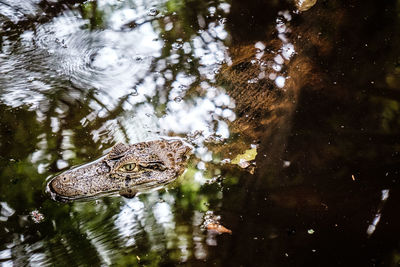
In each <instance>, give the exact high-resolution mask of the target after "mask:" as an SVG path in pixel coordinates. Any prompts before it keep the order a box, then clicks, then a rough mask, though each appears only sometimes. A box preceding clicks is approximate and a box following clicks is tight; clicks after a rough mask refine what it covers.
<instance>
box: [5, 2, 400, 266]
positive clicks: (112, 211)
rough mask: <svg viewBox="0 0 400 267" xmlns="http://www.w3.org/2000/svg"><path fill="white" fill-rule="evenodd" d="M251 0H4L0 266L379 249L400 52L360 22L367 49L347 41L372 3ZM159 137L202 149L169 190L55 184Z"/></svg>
mask: <svg viewBox="0 0 400 267" xmlns="http://www.w3.org/2000/svg"><path fill="white" fill-rule="evenodd" d="M14 2H15V1H14ZM47 2H48V1H47ZM255 2H257V3H258V4H259V5H261V6H262V7H263V9H260V8H257V6H256V7H254V6H252V3H253V2H249V3H246V4H244V3H243V2H241V1H232V2H230V4H228V3H225V2H218V1H210V2H204V1H187V2H185V1H158V2H154V1H111V0H110V1H104V0H103V1H87V2H82V3H81V2H78V3H76V4H75V3H73V4H70V3H69V2H68V1H64V4H60V3H61V2H60V3H58V2H57V3H56V2H54V3H53V4H51V5H50V6H46V3H45V1H43V2H40V3H39V2H38V1H32V2H29V1H22V2H21V1H20V2H18V3H13V2H12V1H7V0H3V1H0V14H1V15H2V16H0V25H1V26H4V25H5V26H4V27H5V28H6V29H7V31H5V33H4V35H1V36H0V38H1V39H0V41H1V42H0V44H1V46H0V61H1V64H0V85H1V87H2V89H1V91H0V111H1V112H2V113H1V115H2V116H1V120H0V130H1V132H0V138H1V141H2V143H1V148H2V149H1V153H0V163H1V166H2V167H1V169H0V174H1V179H0V183H1V187H0V194H1V195H0V263H2V264H4V265H6V266H8V265H12V264H14V265H15V266H23V265H29V264H32V265H34V264H38V265H39V264H40V265H42V264H48V265H53V264H54V263H55V262H57V263H62V264H65V265H70V266H74V265H91V266H99V265H110V264H114V265H120V266H127V265H138V264H142V265H162V264H164V265H168V264H171V265H174V264H177V263H185V264H188V265H190V264H191V263H193V262H194V263H200V262H201V263H203V261H206V264H216V265H224V264H226V265H229V264H228V263H230V264H238V265H239V264H241V265H244V266H246V264H247V265H248V264H249V262H250V263H254V262H255V261H256V262H257V263H262V264H268V263H272V264H271V266H273V265H274V264H275V265H278V266H282V264H279V263H284V264H287V263H288V262H289V263H293V262H295V263H298V265H307V263H308V262H307V260H310V259H311V260H314V259H315V257H318V256H320V259H321V262H322V263H326V259H332V254H329V253H331V252H332V251H335V255H334V257H337V256H338V255H339V254H340V255H345V256H343V257H344V258H342V259H339V260H337V262H340V260H342V261H341V262H348V261H347V260H349V259H357V257H356V256H357V255H356V253H360V255H361V254H363V255H372V254H373V253H371V251H373V252H377V251H378V252H379V251H382V250H381V249H376V246H375V245H376V244H375V243H373V242H377V240H378V241H379V242H377V243H379V245H381V244H386V245H387V244H388V243H385V242H384V241H385V240H387V237H385V238H386V239H385V238H384V239H379V238H382V232H384V231H383V230H382V229H391V230H392V231H396V229H394V228H390V227H391V224H390V222H392V221H391V220H394V222H396V220H395V218H396V217H395V216H393V214H394V212H393V210H394V209H393V202H395V201H394V200H396V197H397V195H398V193H397V191H396V188H395V187H394V186H393V184H394V183H395V182H396V179H397V178H396V177H394V175H395V174H396V172H395V171H396V170H397V169H396V167H390V166H392V165H393V166H398V165H396V164H397V163H398V155H399V154H398V141H396V140H395V139H396V138H397V137H398V131H397V128H398V122H397V121H396V120H398V110H399V106H398V102H396V99H398V96H396V94H395V93H393V92H396V91H395V89H393V88H396V82H398V80H396V79H395V78H393V77H396V76H395V75H396V73H397V72H396V71H398V67H394V66H395V63H394V62H392V61H393V58H395V56H394V55H397V54H396V53H395V52H393V51H389V52H387V55H385V56H381V55H380V54H379V53H377V52H378V51H380V50H379V49H381V47H382V46H381V43H380V40H382V39H384V40H389V39H390V40H392V39H394V37H393V35H392V33H391V32H390V33H389V34H388V35H387V36H390V38H381V36H382V35H384V34H385V30H379V36H378V37H376V36H375V37H374V35H373V34H370V32H369V30H370V29H368V30H365V32H368V34H367V36H368V37H365V36H364V37H362V38H365V39H366V41H365V43H367V41H368V46H365V47H363V48H362V49H367V48H368V49H371V51H369V50H368V51H364V50H362V49H360V47H359V42H360V41H359V40H357V42H355V43H354V42H353V41H352V40H353V39H354V35H356V33H361V32H364V30H363V29H359V28H357V27H353V25H352V23H354V21H353V19H354V17H355V16H356V15H359V16H361V15H360V14H362V16H361V17H362V18H363V20H364V19H365V20H367V18H370V17H372V16H369V15H371V14H375V13H373V12H372V11H371V10H375V9H373V8H367V7H368V3H366V4H364V3H363V4H362V5H361V4H360V5H358V7H357V8H355V9H346V8H343V6H347V4H343V5H342V4H339V2H336V1H332V2H329V3H328V2H326V3H325V2H324V3H317V6H315V7H313V6H314V5H315V4H316V1H295V2H296V3H295V4H296V5H297V10H296V7H294V3H292V2H290V4H288V3H286V2H280V4H279V5H278V4H276V3H275V4H274V3H272V2H268V3H267V2H266V3H264V4H261V3H260V1H254V3H255ZM371 2H372V1H371ZM254 3H253V4H254ZM47 4H48V3H47ZM318 4H319V6H318ZM288 5H289V6H291V8H288ZM375 5H376V6H379V5H378V4H375ZM379 7H380V6H379ZM389 7H391V6H389ZM310 8H311V9H310ZM316 8H318V9H316ZM258 9H259V10H260V13H258ZM349 10H350V11H349ZM382 10H386V11H385V12H392V11H390V10H392V9H391V8H382ZM300 11H301V12H300ZM357 12H358V13H357ZM363 12H364V13H366V14H364V13H363ZM374 12H375V11H374ZM376 12H379V10H378V11H376ZM349 13H351V15H349ZM24 14H29V16H25V15H24ZM385 14H386V13H385ZM390 14H392V13H390ZM253 15H254V16H253ZM339 15H342V16H343V17H344V18H347V21H346V20H345V19H344V20H343V21H342V20H339V19H337V18H338V17H340V16H339ZM392 15H393V14H392ZM35 16H38V17H35ZM346 16H347V17H346ZM383 18H385V16H383V15H382V20H381V21H380V22H382V23H383V22H385V23H386V24H383V25H386V26H385V27H383V26H382V29H386V28H387V29H388V31H389V30H392V27H395V26H393V25H395V23H394V22H393V21H395V22H396V20H395V19H393V18H390V19H388V18H386V20H384V19H383ZM227 21H228V23H226V22H227ZM7 25H11V26H7ZM349 25H351V26H352V27H350V28H351V30H350V32H351V34H350V35H351V38H348V37H347V35H346V34H348V31H349ZM354 26H355V25H354ZM249 29H251V31H249ZM229 33H230V34H229ZM242 33H245V34H242ZM381 34H382V35H381ZM242 35H243V36H242ZM359 35H360V36H361V35H362V34H359ZM360 38H361V37H360ZM238 39H239V40H238ZM343 40H345V41H343ZM341 42H343V43H341ZM363 42H364V41H363ZM385 42H386V41H385ZM393 43H395V41H393ZM386 44H387V43H386ZM392 46H393V47H395V45H392ZM375 47H378V48H377V49H375V50H374V48H375ZM238 51H239V52H238ZM362 51H364V52H362ZM363 53H364V54H363ZM348 55H351V56H350V57H349V56H348ZM378 56H379V58H378ZM370 57H375V59H374V60H375V61H374V63H375V62H377V64H376V66H379V69H383V70H384V71H381V70H380V72H378V71H377V67H376V66H375V65H374V64H369V63H370V62H367V60H369V58H370ZM390 57H392V58H390ZM333 58H334V59H333ZM380 60H381V61H382V62H380ZM386 61H388V62H389V63H388V62H386ZM355 62H356V63H355ZM396 64H397V63H396ZM360 66H361V67H360ZM388 66H389V67H388ZM396 66H397V65H396ZM362 71H364V72H365V73H367V74H365V73H364V74H362ZM229 75H231V76H229ZM374 75H376V77H374ZM227 76H229V77H227ZM370 76H371V77H374V82H375V83H371V82H370V79H372V78H371V77H370ZM379 77H380V78H379ZM366 80H368V82H367V84H366V82H365V81H366ZM379 80H380V82H379ZM375 84H376V85H377V86H378V84H379V86H381V87H382V88H383V89H382V88H375V87H373V88H372V90H370V89H369V87H368V86H375ZM386 87H388V88H391V90H393V91H390V90H389V91H385V90H386V89H387V88H386ZM260 88H261V89H260ZM377 89H381V91H383V93H381V91H380V90H377ZM368 90H369V91H368ZM396 90H397V89H396ZM299 91H301V97H300V96H299V95H300V92H299ZM366 92H367V93H366ZM368 92H372V93H371V95H372V96H371V95H369V93H368ZM387 92H392V94H391V95H394V97H393V99H391V98H390V97H388V95H389V96H390V94H386V93H387ZM379 93H380V94H381V95H379ZM253 94H254V95H253ZM385 94H386V95H385ZM377 95H378V97H377ZM379 97H381V98H382V97H383V98H384V100H382V99H381V98H379ZM396 97H397V98H396ZM234 99H236V102H235V100H234ZM237 99H239V100H240V101H237ZM258 99H265V102H264V101H260V102H258V101H257V100H258ZM277 99H278V100H277ZM268 101H271V103H270V102H268ZM396 114H397V115H396ZM396 116H397V117H396ZM396 127H397V128H396ZM162 136H180V137H183V138H185V139H187V140H188V141H189V142H190V143H191V144H193V145H194V147H195V154H194V156H193V157H192V159H191V161H190V163H189V166H188V168H187V171H186V173H185V175H184V177H181V178H180V179H179V181H177V182H176V183H175V184H172V185H171V186H169V187H168V188H167V189H165V190H159V191H157V192H152V193H149V194H142V195H140V196H139V197H135V198H133V199H125V198H122V197H105V198H99V199H96V200H93V201H87V202H75V203H71V204H60V203H56V202H53V201H52V200H50V199H49V196H47V195H45V194H44V192H43V188H44V184H45V180H46V177H49V176H51V175H54V174H56V173H57V172H59V171H60V170H62V169H66V168H68V167H70V166H72V165H77V164H82V163H85V162H88V161H91V160H93V159H95V158H97V157H98V156H100V155H101V154H103V153H104V151H106V150H107V149H109V148H110V147H111V146H112V145H113V144H115V143H117V142H124V143H136V142H140V141H145V140H152V139H157V138H160V137H162ZM388 138H389V139H388ZM365 140H367V141H365ZM388 140H389V141H388ZM390 140H395V141H390ZM396 149H397V150H396ZM396 153H397V154H396ZM255 157H256V161H257V162H255V161H253V160H254V158H255ZM396 157H397V158H396ZM246 159H250V160H246ZM396 160H397V161H396ZM378 161H379V162H380V163H379V164H381V163H382V166H383V167H382V166H381V165H379V164H377V163H376V162H378ZM230 163H231V164H230ZM256 164H257V165H256ZM391 164H392V165H391ZM388 166H389V167H388ZM371 168H376V169H372V170H371ZM255 170H256V171H255ZM382 172H383V174H382ZM371 177H372V178H371ZM377 177H379V179H378V178H377ZM385 179H386V180H385ZM387 181H389V182H387ZM389 192H390V194H389ZM391 209H392V211H391ZM396 213H397V211H396ZM390 216H392V217H390ZM388 217H390V219H388ZM205 218H208V219H207V220H210V221H212V220H215V221H217V222H219V221H220V222H221V223H222V224H223V226H226V227H227V228H229V229H227V230H226V232H225V234H223V235H218V231H211V230H215V228H214V229H211V230H210V231H206V230H205V228H207V226H206V224H205V222H206V221H207V220H206V219H205ZM388 222H389V223H388ZM392 225H395V223H392ZM385 227H386V228H385ZM392 227H393V226H392ZM216 229H218V228H216ZM231 230H232V235H230V234H229V231H231ZM349 236H351V238H350V237H349ZM391 236H395V235H394V234H392V235H391ZM343 240H345V241H343ZM354 240H356V241H354ZM382 240H383V241H382ZM392 241H393V242H392V243H393V244H394V243H396V242H397V243H398V240H397V239H396V240H392ZM352 242H353V243H352ZM368 242H371V243H368ZM397 243H396V244H397ZM338 244H339V246H340V248H343V249H342V251H341V253H336V249H338V247H334V246H337V245H338ZM360 244H361V245H360ZM371 244H372V245H371ZM346 246H347V247H346ZM359 247H362V249H360V250H357V249H358V248H359ZM340 248H339V249H340ZM364 248H368V249H369V250H371V251H369V250H368V249H364ZM363 249H364V250H363ZM366 251H367V252H368V253H366ZM387 251H390V253H389V252H387V253H386V254H385V255H384V256H385V257H383V256H381V258H385V259H386V258H393V259H396V257H398V255H399V254H398V253H397V252H396V251H398V250H396V248H394V246H392V247H390V246H389V245H388V248H387ZM392 251H395V252H392ZM346 253H347V254H346ZM349 253H350V254H349ZM388 253H389V254H390V255H389V254H388ZM396 253H397V254H396ZM346 255H350V256H351V257H348V258H346ZM354 255H355V257H353V256H354ZM396 255H397V256H396ZM370 257H371V258H372V259H373V260H375V259H374V258H373V257H374V256H370ZM376 258H379V255H378V256H377V257H376ZM343 259H347V260H343ZM196 260H197V261H196ZM288 260H289V261H288ZM368 260H370V258H368ZM221 262H222V263H221ZM371 262H372V260H371ZM374 262H375V261H374ZM284 264H283V265H284ZM295 265H296V264H295ZM353 265H355V264H353Z"/></svg>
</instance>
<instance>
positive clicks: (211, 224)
mask: <svg viewBox="0 0 400 267" xmlns="http://www.w3.org/2000/svg"><path fill="white" fill-rule="evenodd" d="M220 219H221V216H218V215H215V214H214V213H213V212H212V211H207V212H206V214H205V215H204V222H203V226H202V227H203V228H205V229H207V230H208V231H209V232H212V233H217V234H225V233H227V234H232V231H231V230H230V229H228V228H226V227H225V226H223V225H221V224H220V222H219V220H220Z"/></svg>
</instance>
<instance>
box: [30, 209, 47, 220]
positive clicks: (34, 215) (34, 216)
mask: <svg viewBox="0 0 400 267" xmlns="http://www.w3.org/2000/svg"><path fill="white" fill-rule="evenodd" d="M30 215H31V218H32V221H33V222H34V223H41V222H42V221H43V220H44V216H43V214H42V213H40V212H39V211H38V210H33V211H31V212H30Z"/></svg>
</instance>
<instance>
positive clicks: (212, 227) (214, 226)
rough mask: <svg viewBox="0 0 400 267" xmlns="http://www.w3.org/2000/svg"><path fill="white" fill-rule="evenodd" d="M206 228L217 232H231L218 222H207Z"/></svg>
mask: <svg viewBox="0 0 400 267" xmlns="http://www.w3.org/2000/svg"><path fill="white" fill-rule="evenodd" d="M207 230H209V231H210V230H211V231H216V232H217V233H218V234H224V233H228V234H232V231H231V230H229V229H228V228H226V227H224V226H223V225H221V224H218V223H209V224H208V225H207Z"/></svg>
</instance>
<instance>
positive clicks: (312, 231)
mask: <svg viewBox="0 0 400 267" xmlns="http://www.w3.org/2000/svg"><path fill="white" fill-rule="evenodd" d="M307 233H308V234H310V235H312V234H314V233H315V231H314V230H313V229H308V230H307Z"/></svg>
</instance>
